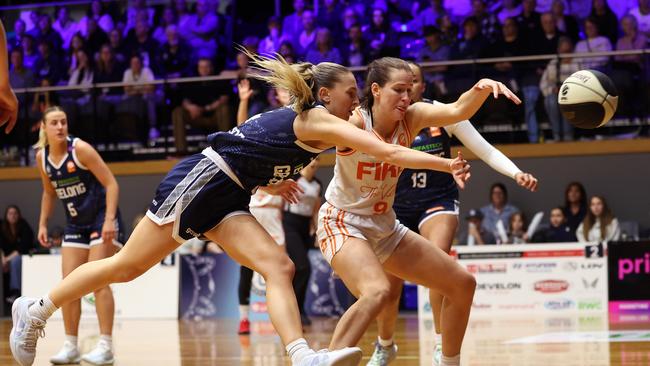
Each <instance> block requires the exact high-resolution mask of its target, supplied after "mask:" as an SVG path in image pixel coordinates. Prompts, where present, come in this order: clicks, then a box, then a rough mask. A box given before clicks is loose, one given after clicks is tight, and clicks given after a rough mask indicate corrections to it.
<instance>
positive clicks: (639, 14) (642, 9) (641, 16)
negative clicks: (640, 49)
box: [630, 0, 650, 38]
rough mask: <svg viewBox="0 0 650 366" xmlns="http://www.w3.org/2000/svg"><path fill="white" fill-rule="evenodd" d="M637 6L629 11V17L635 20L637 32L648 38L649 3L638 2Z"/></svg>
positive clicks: (649, 36)
mask: <svg viewBox="0 0 650 366" xmlns="http://www.w3.org/2000/svg"><path fill="white" fill-rule="evenodd" d="M638 4H639V6H638V7H636V8H633V9H632V10H630V15H632V16H634V17H635V18H636V21H637V23H638V24H639V31H640V32H641V33H642V34H644V35H645V36H646V38H650V1H648V0H639V2H638Z"/></svg>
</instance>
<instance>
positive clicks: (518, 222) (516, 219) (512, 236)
mask: <svg viewBox="0 0 650 366" xmlns="http://www.w3.org/2000/svg"><path fill="white" fill-rule="evenodd" d="M527 229H528V222H527V221H526V216H524V214H523V213H521V212H515V213H514V214H512V215H511V216H510V231H509V232H508V244H525V243H528V242H529V239H530V238H529V237H528V234H527V233H526V230H527Z"/></svg>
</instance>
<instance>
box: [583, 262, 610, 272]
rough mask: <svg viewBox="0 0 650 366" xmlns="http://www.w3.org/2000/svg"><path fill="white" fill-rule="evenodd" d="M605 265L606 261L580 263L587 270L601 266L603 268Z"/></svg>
mask: <svg viewBox="0 0 650 366" xmlns="http://www.w3.org/2000/svg"><path fill="white" fill-rule="evenodd" d="M604 266H605V264H604V263H593V262H589V263H582V264H581V265H580V268H582V269H586V270H590V269H601V268H603V267H604Z"/></svg>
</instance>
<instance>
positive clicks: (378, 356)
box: [366, 342, 397, 366]
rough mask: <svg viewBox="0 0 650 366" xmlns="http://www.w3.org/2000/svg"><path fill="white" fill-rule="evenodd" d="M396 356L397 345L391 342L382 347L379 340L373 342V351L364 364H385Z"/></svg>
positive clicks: (370, 365)
mask: <svg viewBox="0 0 650 366" xmlns="http://www.w3.org/2000/svg"><path fill="white" fill-rule="evenodd" d="M396 357H397V345H396V344H395V343H393V344H392V345H390V346H388V347H383V346H382V345H381V344H379V342H375V352H373V353H372V356H371V357H370V360H368V363H367V364H366V366H386V365H388V364H390V363H391V362H393V361H394V360H395V358H396Z"/></svg>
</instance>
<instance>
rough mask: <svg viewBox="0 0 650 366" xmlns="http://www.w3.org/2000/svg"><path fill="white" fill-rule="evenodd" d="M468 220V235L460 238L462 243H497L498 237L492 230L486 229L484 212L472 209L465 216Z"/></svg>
mask: <svg viewBox="0 0 650 366" xmlns="http://www.w3.org/2000/svg"><path fill="white" fill-rule="evenodd" d="M465 219H466V220H467V236H466V237H464V238H462V239H461V240H460V244H462V245H485V244H496V242H497V241H496V238H495V237H494V234H492V233H491V232H490V231H488V230H485V226H484V225H483V214H482V213H481V211H480V210H475V209H471V210H469V212H468V213H467V216H466V217H465Z"/></svg>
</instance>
